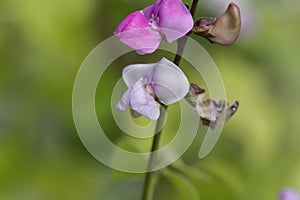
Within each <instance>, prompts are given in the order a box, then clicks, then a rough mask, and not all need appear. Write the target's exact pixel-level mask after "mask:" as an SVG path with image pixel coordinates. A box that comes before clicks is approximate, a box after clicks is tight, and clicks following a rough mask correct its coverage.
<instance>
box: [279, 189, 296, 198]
mask: <svg viewBox="0 0 300 200" xmlns="http://www.w3.org/2000/svg"><path fill="white" fill-rule="evenodd" d="M279 199H280V200H300V195H299V194H298V193H297V192H295V191H294V190H292V189H289V188H287V189H284V190H282V191H281V193H280V197H279Z"/></svg>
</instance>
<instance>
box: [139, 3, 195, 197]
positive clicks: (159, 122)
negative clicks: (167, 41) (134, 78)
mask: <svg viewBox="0 0 300 200" xmlns="http://www.w3.org/2000/svg"><path fill="white" fill-rule="evenodd" d="M198 2H199V0H193V3H192V6H191V10H190V12H191V15H192V17H194V15H195V12H196V8H197V5H198ZM190 34H191V31H190V32H189V33H187V34H186V35H185V36H184V37H182V38H180V39H178V40H177V52H176V56H175V58H174V61H173V62H174V64H176V65H179V63H180V60H181V55H182V53H183V50H184V47H185V44H186V41H187V37H188V36H189V35H190ZM167 108H168V107H167V106H164V105H161V106H160V113H161V114H160V116H159V118H158V120H157V123H156V127H155V133H156V134H155V135H154V137H153V141H152V147H151V152H155V151H156V150H157V149H158V147H159V140H160V135H161V132H162V130H163V129H162V128H161V127H162V126H163V123H164V121H165V118H166V113H167ZM163 109H165V111H164V110H163ZM158 130H160V131H159V132H158ZM155 159H156V158H155V156H154V154H152V153H151V154H150V158H149V161H148V170H147V173H146V177H145V182H144V189H143V194H142V199H141V200H147V198H148V197H149V191H150V190H151V189H150V188H151V187H153V186H152V185H151V184H152V183H151V182H152V181H151V180H152V179H153V174H154V173H155V171H153V164H154V163H155ZM150 170H151V171H150Z"/></svg>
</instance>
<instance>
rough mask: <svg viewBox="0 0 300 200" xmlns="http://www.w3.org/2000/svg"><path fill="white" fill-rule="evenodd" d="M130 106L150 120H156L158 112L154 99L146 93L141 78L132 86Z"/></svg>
mask: <svg viewBox="0 0 300 200" xmlns="http://www.w3.org/2000/svg"><path fill="white" fill-rule="evenodd" d="M130 107H131V108H132V110H134V111H136V112H138V113H140V114H142V115H144V116H145V117H147V118H149V119H151V120H157V119H158V117H159V114H160V112H159V107H158V105H157V103H156V101H155V100H154V98H153V97H152V96H150V95H149V94H148V93H147V91H146V89H145V87H144V84H143V82H142V81H141V80H139V81H137V82H136V83H135V84H134V85H133V87H132V90H131V95H130Z"/></svg>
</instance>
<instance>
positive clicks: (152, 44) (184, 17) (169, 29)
mask: <svg viewBox="0 0 300 200" xmlns="http://www.w3.org/2000/svg"><path fill="white" fill-rule="evenodd" d="M193 25H194V22H193V18H192V16H191V14H190V12H189V10H188V9H187V8H186V6H185V5H184V4H183V3H182V2H181V0H157V1H156V3H155V4H154V5H151V6H148V7H146V8H145V9H144V10H140V11H135V12H133V13H131V14H130V15H128V16H127V17H126V18H125V19H124V20H123V21H122V22H121V23H120V25H119V26H118V28H117V29H116V30H115V32H114V34H115V35H117V36H119V37H120V40H121V42H123V43H124V44H126V45H128V46H130V47H131V48H133V49H135V50H136V51H137V52H138V53H140V54H148V53H153V52H154V51H155V50H156V49H157V48H158V46H159V44H160V42H161V41H162V39H164V38H165V39H166V40H167V41H168V42H170V43H171V42H173V41H175V40H177V39H178V38H180V37H182V36H184V35H185V34H186V33H188V32H189V31H190V30H191V29H192V27H193Z"/></svg>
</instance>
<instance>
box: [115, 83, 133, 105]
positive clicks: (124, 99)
mask: <svg viewBox="0 0 300 200" xmlns="http://www.w3.org/2000/svg"><path fill="white" fill-rule="evenodd" d="M130 93H131V88H129V89H128V90H127V91H126V92H125V93H124V94H123V96H122V99H121V100H120V101H119V102H118V103H117V109H118V110H126V109H127V108H128V106H129V99H130Z"/></svg>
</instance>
